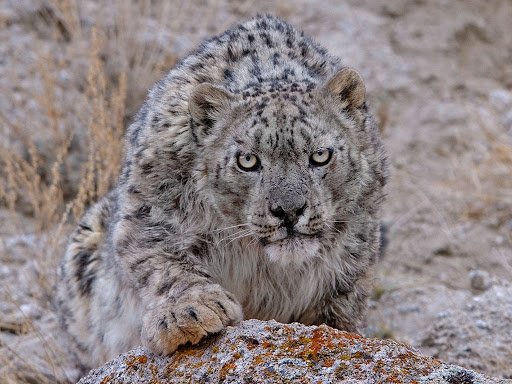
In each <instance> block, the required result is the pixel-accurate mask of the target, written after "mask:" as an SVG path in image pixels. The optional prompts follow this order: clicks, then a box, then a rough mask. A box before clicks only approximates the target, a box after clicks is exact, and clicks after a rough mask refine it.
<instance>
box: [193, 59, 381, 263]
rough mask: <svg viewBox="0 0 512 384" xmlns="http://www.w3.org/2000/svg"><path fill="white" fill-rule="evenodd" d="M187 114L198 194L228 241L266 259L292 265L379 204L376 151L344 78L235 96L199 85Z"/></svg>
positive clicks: (354, 82) (373, 134) (367, 119)
mask: <svg viewBox="0 0 512 384" xmlns="http://www.w3.org/2000/svg"><path fill="white" fill-rule="evenodd" d="M189 107H190V112H191V115H192V117H193V120H194V122H195V124H194V133H195V135H196V136H197V140H198V142H199V143H200V144H201V148H202V149H201V151H202V152H201V153H202V157H201V159H202V160H201V161H202V169H203V171H202V175H203V176H202V183H200V185H201V189H202V190H203V192H206V194H207V195H208V196H209V199H210V201H211V203H212V205H213V206H214V207H215V208H216V212H217V214H218V215H220V216H221V217H222V218H223V224H224V228H228V227H231V226H232V228H231V229H230V230H228V231H227V232H224V234H225V235H226V236H228V237H227V238H228V239H235V238H237V237H240V238H243V237H252V238H255V239H257V241H258V242H259V243H260V244H261V246H262V247H264V249H265V251H266V253H267V255H268V256H269V257H270V258H271V259H272V260H276V261H279V262H283V263H289V262H302V261H304V260H307V259H310V258H313V257H315V256H319V255H321V254H322V252H323V249H326V248H330V247H332V246H333V245H334V244H335V243H337V242H340V241H343V236H344V233H345V232H346V231H347V230H348V228H349V227H348V225H347V224H348V223H350V222H351V221H354V220H360V218H361V215H363V214H364V215H372V214H373V213H374V212H375V211H376V210H377V208H378V206H379V205H380V200H381V196H382V187H383V185H384V183H385V169H384V159H383V153H382V149H381V144H380V138H379V136H378V132H377V129H376V125H375V123H374V121H373V119H372V118H371V116H370V115H369V113H368V112H367V109H366V104H365V87H364V84H363V81H362V79H361V77H360V76H359V74H358V73H357V72H355V71H354V70H351V69H347V68H345V69H342V70H340V71H339V72H337V73H336V74H335V75H334V76H332V77H331V79H330V80H328V81H327V82H326V83H325V84H322V85H316V84H313V83H307V82H305V83H289V82H285V83H279V82H275V83H270V84H261V85H258V87H254V88H249V89H246V90H244V91H242V92H241V93H230V92H227V91H226V90H224V89H221V88H219V87H216V86H213V85H211V84H201V85H199V86H197V87H196V88H195V89H194V92H193V93H192V96H191V99H190V104H189ZM221 230H222V228H221Z"/></svg>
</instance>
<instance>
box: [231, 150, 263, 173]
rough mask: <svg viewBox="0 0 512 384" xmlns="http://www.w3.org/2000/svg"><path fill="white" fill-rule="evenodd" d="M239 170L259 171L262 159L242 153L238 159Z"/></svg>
mask: <svg viewBox="0 0 512 384" xmlns="http://www.w3.org/2000/svg"><path fill="white" fill-rule="evenodd" d="M236 163H237V165H238V168H240V169H241V170H242V171H245V172H250V171H257V170H258V169H259V168H260V159H258V157H257V156H256V155H253V154H252V153H240V154H238V156H237V157H236Z"/></svg>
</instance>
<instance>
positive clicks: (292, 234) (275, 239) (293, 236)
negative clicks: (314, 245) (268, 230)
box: [260, 227, 319, 246]
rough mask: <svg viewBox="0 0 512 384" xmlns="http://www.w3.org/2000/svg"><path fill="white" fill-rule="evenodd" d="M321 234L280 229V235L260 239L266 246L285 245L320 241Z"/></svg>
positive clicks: (285, 228)
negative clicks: (314, 240) (311, 240)
mask: <svg viewBox="0 0 512 384" xmlns="http://www.w3.org/2000/svg"><path fill="white" fill-rule="evenodd" d="M318 237H319V233H303V232H299V231H297V230H295V229H293V228H287V227H280V230H279V233H274V234H273V235H272V236H268V237H260V241H261V243H262V244H263V245H264V246H266V245H269V244H278V245H279V244H285V243H288V242H298V243H300V242H301V241H307V240H310V239H318Z"/></svg>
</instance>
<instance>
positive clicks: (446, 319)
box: [0, 0, 512, 382]
mask: <svg viewBox="0 0 512 384" xmlns="http://www.w3.org/2000/svg"><path fill="white" fill-rule="evenodd" d="M155 4H156V5H155ZM162 4H164V3H162ZM184 4H187V5H184ZM257 12H271V13H274V14H277V15H279V16H282V17H284V18H285V19H287V20H289V21H290V22H292V23H294V24H296V25H298V26H299V27H301V28H302V29H304V30H305V31H306V32H307V33H308V34H310V35H312V36H313V37H314V38H315V39H316V40H318V41H319V42H320V43H321V44H323V45H324V46H326V47H327V48H328V49H329V50H330V51H331V52H332V53H333V54H336V55H338V56H339V57H341V58H342V59H343V61H344V62H345V64H347V65H350V66H353V67H354V68H357V69H358V70H359V71H360V72H361V73H362V75H363V77H364V78H365V80H366V82H367V89H368V93H369V97H370V101H371V106H372V109H373V110H374V112H375V113H376V115H377V117H378V120H379V122H380V125H381V130H382V133H383V136H384V140H385V144H386V147H387V150H388V152H389V158H390V163H391V180H390V184H389V186H388V188H387V202H386V204H385V209H384V223H385V225H386V228H387V231H386V232H387V233H386V236H387V239H388V244H387V248H386V252H385V255H384V257H383V259H382V260H381V262H380V264H379V267H378V274H377V278H376V282H375V287H376V288H375V291H374V295H373V299H372V301H371V306H370V313H369V317H368V327H367V329H366V333H367V334H368V335H370V336H372V335H374V336H379V337H390V338H393V339H396V340H399V341H402V342H406V343H409V344H411V345H412V346H414V347H416V348H418V349H419V350H420V351H421V352H423V353H426V354H432V355H434V356H436V357H439V358H441V359H443V360H445V361H447V362H449V363H455V364H458V365H462V366H465V367H468V368H473V369H476V370H479V371H481V372H484V373H487V374H489V375H492V376H496V377H504V378H512V370H511V364H510V361H511V359H512V347H510V345H512V340H511V339H512V336H511V334H510V329H512V294H511V291H512V289H511V287H510V281H511V280H512V279H511V277H512V234H511V233H512V194H511V191H512V177H511V173H512V65H511V64H510V63H512V33H511V32H512V27H510V20H512V3H511V2H510V1H507V0H490V1H485V2H483V1H477V0H473V1H471V0H470V1H447V0H432V1H424V0H396V1H393V2H389V1H370V0H363V1H355V0H349V1H345V2H338V1H335V0H326V1H323V2H319V3H315V2H311V1H307V0H297V1H288V2H258V3H256V2H251V1H241V2H235V1H227V0H222V1H221V0H218V1H203V2H201V1H192V2H187V3H184V2H183V3H178V2H176V3H174V2H165V4H164V5H162V6H158V2H149V1H148V2H133V3H132V2H128V1H127V2H114V3H111V2H109V3H108V5H107V4H106V2H101V1H93V0H88V1H84V2H75V1H73V0H60V1H43V0H40V1H39V0H38V1H28V0H27V1H14V0H12V1H8V0H4V1H3V2H1V3H0V26H1V28H0V39H1V41H2V44H1V45H0V89H1V91H2V92H0V122H1V130H0V137H1V140H0V142H1V143H2V147H1V150H0V153H1V156H0V163H2V167H1V169H0V176H1V180H2V185H0V199H1V204H2V207H4V209H2V210H1V211H0V219H1V220H0V281H1V283H0V284H1V285H0V287H1V290H0V382H3V381H6V382H18V381H29V379H30V378H34V377H36V381H39V382H43V381H44V380H46V381H48V382H52V380H53V377H54V376H56V377H58V378H59V380H61V381H65V380H66V378H67V377H68V378H69V377H73V374H74V373H73V371H72V369H71V368H70V365H71V362H69V363H67V362H66V354H65V353H63V352H62V351H61V348H60V344H59V334H58V332H57V331H56V330H55V319H54V316H53V313H52V308H51V305H50V298H51V296H52V285H53V282H54V278H55V268H56V264H57V260H58V258H59V257H60V255H61V252H62V247H63V245H62V244H63V241H65V235H66V231H68V228H69V225H70V223H71V222H72V221H73V219H72V218H70V219H68V220H61V219H60V217H61V216H62V212H63V211H64V209H65V207H66V204H67V203H68V202H69V201H73V197H74V196H76V195H77V193H78V196H79V199H78V200H79V201H80V202H81V203H82V204H87V202H88V201H90V200H93V199H94V195H95V194H101V192H102V190H104V189H105V188H107V187H106V186H107V184H108V183H107V182H106V181H105V182H103V183H102V180H103V181H104V180H107V179H109V178H111V177H112V174H114V173H115V166H113V167H112V169H111V173H108V174H107V173H105V175H106V176H105V177H100V176H102V175H103V174H101V173H99V171H98V169H100V170H101V169H103V168H106V165H105V164H107V165H109V166H110V164H111V163H114V165H115V161H104V162H103V163H102V162H101V161H100V160H101V159H103V160H105V158H106V159H108V156H114V157H115V154H116V153H120V151H119V148H118V147H116V145H115V144H113V143H115V142H116V136H115V135H113V134H112V133H111V132H114V133H115V132H117V131H116V130H115V129H114V128H116V129H117V128H118V127H119V126H121V127H122V126H123V125H124V124H123V123H125V122H127V121H129V119H130V116H132V115H133V113H134V112H135V111H136V110H137V108H138V106H139V105H140V103H141V102H142V99H143V97H144V94H145V92H146V90H147V89H148V87H149V86H150V85H151V84H152V83H153V82H154V81H155V80H157V79H158V78H159V77H160V76H161V75H162V73H164V71H165V70H166V69H167V68H169V67H170V66H172V65H173V64H174V63H175V62H176V60H177V59H178V58H179V57H182V56H183V55H185V54H186V52H187V51H189V50H190V49H192V48H193V47H194V46H195V45H196V44H197V43H198V42H199V41H200V40H201V39H202V38H204V37H206V36H209V35H211V34H212V33H217V32H220V31H222V30H224V29H225V28H226V27H227V26H229V25H230V24H231V23H234V22H236V21H238V20H241V19H245V18H247V17H249V16H251V15H253V14H255V13H257ZM198 20H200V22H198ZM191 21H192V22H191ZM94 36H96V38H95V37H94ZM123 76H124V77H123ZM116 97H117V98H116ZM91 116H94V118H93V117H91ZM98 116H99V117H98ZM100 117H101V119H100ZM98 126H108V127H113V129H112V130H108V132H109V133H108V135H107V136H104V135H103V133H101V130H99V129H98V128H97V127H98ZM91 127H92V128H91ZM95 127H96V128H95ZM98 132H99V133H98ZM70 133H72V134H73V136H71V135H70ZM88 135H89V136H91V137H92V139H91V138H90V137H89V136H88ZM102 135H103V136H102ZM88 137H89V138H88ZM91 143H92V144H91ZM104 143H108V144H109V145H108V146H106V145H105V144H104ZM99 144H103V145H99ZM105 146H106V147H107V149H106V150H105V148H103V147H105ZM63 148H65V150H64V149H63ZM91 148H92V149H91ZM91 150H94V151H95V152H94V153H95V156H96V157H95V158H98V159H100V160H98V162H97V163H95V166H96V168H95V169H96V171H97V173H95V175H97V176H98V175H99V176H98V180H96V182H95V183H94V185H95V187H94V188H95V190H94V193H92V192H87V193H86V192H84V188H82V189H81V187H80V186H82V185H87V184H86V183H85V181H87V180H88V175H89V176H90V173H87V172H86V170H84V169H83V168H81V164H83V163H86V162H87V161H88V153H89V152H90V151H91ZM36 154H37V156H36ZM112 154H114V155H112ZM102 156H104V157H102ZM105 156H107V157H105ZM13 159H14V160H15V161H14V162H13ZM18 160H19V161H18ZM114 160H115V159H114ZM23 161H25V162H23ZM16 164H17V165H16ZM20 164H21V165H20ZM55 164H57V165H58V166H55ZM109 169H110V168H109ZM32 171H33V172H32ZM20 172H21V173H24V174H25V177H21V178H16V177H15V176H13V174H20ZM56 174H59V175H61V176H60V178H56V176H55V175H56ZM56 179H58V180H57V181H55V180H56ZM34 202H36V203H34ZM67 207H68V212H69V213H70V214H69V215H68V216H69V217H71V216H72V213H75V214H79V211H80V209H79V208H80V207H79V204H74V205H68V206H67ZM9 208H10V209H9ZM507 330H508V331H507ZM2 363H3V364H2ZM4 377H5V380H3V378H4Z"/></svg>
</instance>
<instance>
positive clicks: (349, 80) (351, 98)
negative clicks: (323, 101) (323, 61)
mask: <svg viewBox="0 0 512 384" xmlns="http://www.w3.org/2000/svg"><path fill="white" fill-rule="evenodd" d="M322 90H323V92H325V93H326V94H329V95H331V96H334V98H335V99H336V100H337V101H338V102H339V103H340V106H341V108H342V109H355V108H361V107H362V106H363V105H364V98H365V94H366V89H365V86H364V81H363V78H362V77H361V75H360V74H359V73H358V72H357V71H356V70H354V69H352V68H342V69H340V70H339V71H338V72H336V73H335V74H334V76H332V77H331V78H330V79H329V80H328V81H327V82H326V83H325V85H324V87H323V89H322Z"/></svg>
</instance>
